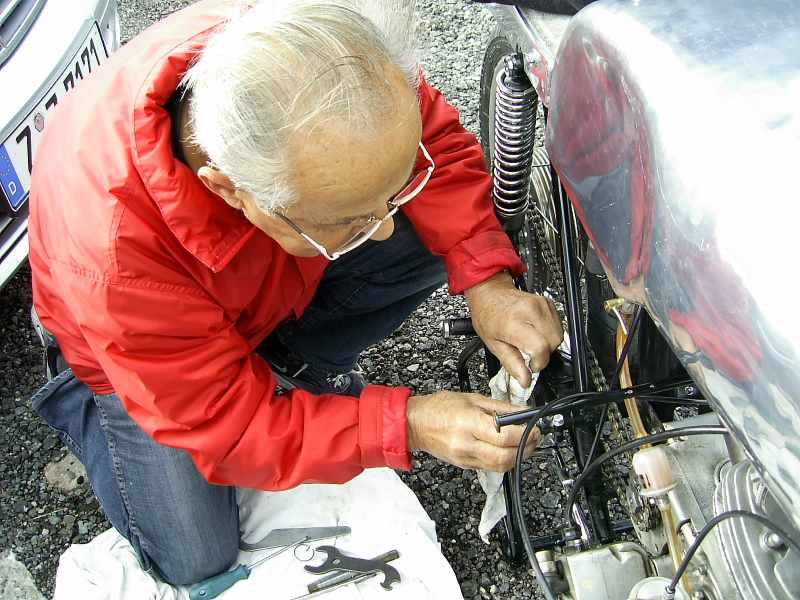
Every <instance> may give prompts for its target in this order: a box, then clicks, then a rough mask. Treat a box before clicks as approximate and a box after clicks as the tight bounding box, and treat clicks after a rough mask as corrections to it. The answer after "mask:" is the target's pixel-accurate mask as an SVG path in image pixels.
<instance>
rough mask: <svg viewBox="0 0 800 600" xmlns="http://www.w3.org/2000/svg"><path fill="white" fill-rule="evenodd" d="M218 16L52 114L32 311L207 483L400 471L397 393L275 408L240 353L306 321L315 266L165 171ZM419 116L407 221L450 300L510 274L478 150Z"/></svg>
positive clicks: (182, 30) (453, 123)
mask: <svg viewBox="0 0 800 600" xmlns="http://www.w3.org/2000/svg"><path fill="white" fill-rule="evenodd" d="M226 6H227V2H220V1H219V0H213V1H212V0H207V1H202V2H198V3H197V4H194V5H192V6H190V7H189V8H187V9H185V10H183V11H180V12H178V13H175V14H174V15H172V16H170V17H169V18H167V19H165V20H164V21H161V22H160V23H158V24H156V25H155V26H153V27H151V28H150V29H148V30H147V31H145V32H144V33H142V34H141V35H140V36H139V37H137V38H136V39H135V40H133V41H131V42H130V43H128V44H127V45H125V46H124V47H123V48H121V49H120V50H119V51H118V52H117V53H116V54H115V55H114V56H113V57H112V58H111V59H110V60H109V62H108V64H107V65H105V67H104V68H102V69H99V70H97V71H95V73H93V74H92V76H91V77H89V78H88V79H87V80H86V81H84V83H83V84H82V85H81V87H80V88H79V89H78V90H76V93H74V94H71V95H69V96H68V97H67V98H66V99H65V100H64V102H63V103H59V106H58V107H57V109H56V113H55V114H54V116H53V118H52V122H50V123H49V124H48V126H47V131H46V135H45V136H44V138H43V140H42V142H41V145H40V147H39V151H38V154H37V157H36V164H35V168H34V173H33V182H32V188H31V196H30V226H29V227H30V230H29V231H30V263H31V267H32V270H33V293H34V304H35V306H36V309H37V311H38V313H39V315H40V316H41V319H42V322H43V324H44V325H45V327H47V328H48V329H49V330H50V331H51V332H52V333H53V334H55V336H56V337H57V339H58V341H59V343H60V345H61V347H62V350H63V352H64V355H65V357H66V359H67V361H68V362H69V364H70V365H71V366H72V368H73V370H74V372H75V374H76V375H77V376H78V377H79V378H80V379H81V380H82V381H84V382H85V383H86V384H88V385H89V386H90V387H91V388H92V389H93V390H94V391H95V392H97V393H101V394H108V393H112V392H115V393H117V394H118V395H119V397H120V398H121V399H122V402H123V403H124V405H125V408H126V409H127V410H128V412H129V414H130V415H131V417H132V418H133V419H134V420H136V422H137V423H139V425H141V427H142V428H143V429H144V430H145V431H147V432H148V433H149V434H150V435H152V436H153V438H154V439H155V440H156V441H158V442H160V443H162V444H165V445H167V446H173V447H176V448H184V449H186V450H187V451H188V452H189V453H190V455H191V456H192V458H193V460H194V462H195V464H196V465H197V467H198V469H199V470H200V472H201V473H203V475H204V476H205V477H206V478H207V479H208V480H209V481H210V482H212V483H218V484H230V485H239V486H245V487H252V488H261V489H284V488H288V487H292V486H295V485H297V484H300V483H302V482H311V481H314V482H343V481H346V480H348V479H350V478H352V477H354V476H355V475H357V474H358V473H359V472H360V471H361V470H362V469H364V468H367V467H375V466H384V465H388V466H391V467H396V468H404V469H408V468H409V464H410V461H409V455H408V448H407V439H406V402H407V399H408V395H409V393H410V392H409V390H408V389H407V388H389V387H382V386H369V387H368V388H367V389H366V390H365V391H364V393H363V394H362V395H361V398H360V399H357V398H352V397H346V396H334V395H324V396H315V395H312V394H309V393H306V392H303V391H297V390H295V391H293V392H292V393H290V394H287V395H283V396H276V395H275V394H274V390H275V378H274V376H273V374H272V372H271V371H270V369H269V366H268V365H267V363H266V362H264V361H263V360H262V359H261V358H260V357H259V356H257V355H256V354H255V353H254V352H253V350H254V348H256V346H258V344H259V343H260V342H261V341H262V340H264V339H265V338H266V337H267V335H268V334H269V333H270V332H271V331H272V330H273V329H275V327H276V326H277V325H279V324H280V323H281V322H283V321H284V320H286V319H287V318H291V317H298V316H300V315H301V314H302V313H303V310H304V309H305V307H306V306H307V305H308V304H309V302H310V301H311V299H312V297H313V296H314V293H315V290H316V288H317V285H318V283H319V281H320V279H321V277H322V274H323V271H324V270H325V267H326V265H327V261H326V260H325V259H324V258H321V257H317V258H296V257H294V256H290V255H288V254H286V253H285V252H284V251H283V250H282V249H281V248H280V247H279V246H278V245H277V244H276V243H275V242H274V241H273V240H272V239H271V238H269V237H268V236H266V235H265V234H263V233H262V232H261V231H260V230H258V229H256V228H255V227H253V226H252V225H251V224H250V223H249V222H248V221H247V220H246V219H245V218H244V217H243V216H242V214H241V213H239V212H238V211H235V210H233V209H232V208H230V207H229V206H228V205H227V204H225V202H223V201H222V200H221V199H219V198H218V197H216V196H214V195H212V194H210V193H209V192H208V191H207V190H206V189H205V187H204V186H203V185H202V184H201V183H200V181H199V179H197V177H196V176H195V175H194V174H193V173H192V172H191V171H190V170H189V169H188V168H187V167H186V166H185V165H184V164H183V163H181V162H179V161H178V160H177V159H176V158H175V157H174V155H173V152H172V145H171V137H170V118H169V115H168V114H167V112H166V111H165V109H164V108H162V106H163V104H165V103H166V102H167V100H168V99H169V97H170V96H171V94H172V93H173V92H174V90H175V89H176V87H177V85H178V83H179V82H180V79H181V76H182V74H183V73H184V72H185V70H186V68H187V65H188V63H189V61H190V59H191V58H192V56H193V54H194V53H196V52H197V51H198V50H200V49H201V48H202V47H203V44H204V42H205V40H206V39H207V37H208V35H209V34H210V33H211V32H212V31H213V30H214V28H215V27H217V26H218V25H219V24H220V23H221V22H222V21H223V20H224V18H225V17H226V16H227V14H228V11H227V9H226ZM420 105H421V111H422V117H423V123H424V130H423V142H424V144H425V146H426V147H427V148H428V149H429V151H430V152H431V154H432V156H433V158H434V160H435V161H436V165H437V169H436V171H435V173H434V175H433V178H432V179H431V181H430V182H429V183H428V185H427V187H426V189H425V190H424V192H423V193H422V194H420V195H419V196H418V197H417V198H415V199H414V200H413V201H412V202H410V203H409V204H408V205H407V207H404V210H405V212H406V214H407V215H408V216H409V218H410V219H411V221H412V223H413V225H414V227H415V229H416V230H417V232H418V233H419V235H420V236H421V238H422V240H423V241H424V243H425V244H426V245H427V246H428V247H429V248H430V249H431V250H432V251H433V252H434V253H436V254H439V255H442V256H444V257H445V260H446V263H447V269H448V273H449V278H450V291H451V292H452V293H459V292H461V291H463V290H464V289H465V288H468V287H470V286H472V285H474V284H476V283H479V282H481V281H483V280H485V279H487V278H488V277H489V276H491V275H492V274H494V273H496V272H498V271H500V270H502V269H505V268H511V269H512V270H514V271H516V272H518V271H520V270H521V268H522V266H521V263H520V261H519V259H518V257H517V255H516V254H515V252H514V250H513V248H512V246H511V245H510V243H509V241H508V239H507V238H506V236H505V234H504V233H503V231H502V230H501V228H500V226H499V224H498V222H497V220H496V219H495V217H494V214H493V211H492V207H491V203H490V201H489V197H490V178H489V177H488V175H487V173H486V169H485V165H484V161H483V157H482V154H481V150H480V147H479V145H478V144H477V143H476V140H475V138H474V137H473V136H472V135H470V134H469V133H467V132H466V131H465V130H464V129H463V128H462V126H461V125H460V124H459V118H458V113H457V111H456V110H455V109H454V108H452V107H451V106H450V105H448V104H447V102H446V101H445V100H444V99H443V98H442V96H441V95H440V93H439V92H438V91H436V90H435V89H434V88H432V87H431V86H429V85H428V84H427V83H423V84H422V86H421V88H420Z"/></svg>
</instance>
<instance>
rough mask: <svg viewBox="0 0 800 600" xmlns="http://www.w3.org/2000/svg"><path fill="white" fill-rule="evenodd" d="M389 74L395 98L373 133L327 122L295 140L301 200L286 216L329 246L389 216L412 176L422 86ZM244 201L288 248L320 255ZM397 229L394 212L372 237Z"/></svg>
mask: <svg viewBox="0 0 800 600" xmlns="http://www.w3.org/2000/svg"><path fill="white" fill-rule="evenodd" d="M388 76H389V79H390V81H391V82H392V85H393V87H394V88H395V89H396V91H395V94H396V98H397V103H396V108H395V110H394V111H393V112H392V113H391V114H389V115H387V117H386V119H385V125H384V126H382V127H381V128H380V130H379V131H378V132H377V134H373V135H371V136H367V135H364V134H362V133H360V132H358V131H350V130H347V129H346V128H344V127H342V126H340V125H338V124H335V123H332V124H330V123H323V124H318V125H316V126H313V127H311V128H310V130H306V131H302V132H300V133H298V134H295V135H294V136H293V137H292V139H291V140H290V143H289V148H288V150H289V156H290V159H291V161H292V172H293V177H292V179H291V180H290V181H289V185H290V186H291V187H292V189H293V190H294V192H295V193H296V195H297V202H296V203H295V204H294V205H293V206H292V207H291V208H289V209H288V210H287V211H286V212H285V216H286V217H288V218H289V219H290V220H291V221H292V222H293V223H294V224H295V225H297V226H298V227H299V228H300V229H302V231H303V232H304V233H305V234H306V235H308V236H310V237H311V238H312V239H314V240H315V241H316V242H318V243H320V244H322V245H323V246H324V247H325V248H326V249H327V250H328V252H329V253H330V252H333V251H334V250H336V248H338V247H339V246H341V245H342V244H343V243H345V242H347V241H348V240H349V239H350V238H352V237H353V235H354V234H355V233H357V232H358V231H359V230H360V229H361V228H363V227H364V225H365V224H366V222H367V221H368V220H369V218H370V217H375V218H378V219H380V218H383V217H384V216H385V215H386V213H387V212H388V208H387V201H388V200H391V199H392V198H393V197H394V195H395V194H397V192H399V191H400V190H402V189H403V187H404V186H405V184H406V183H407V182H408V180H409V178H410V176H411V175H412V169H413V168H414V164H415V161H416V156H417V150H418V148H419V141H420V136H421V134H422V123H421V119H420V113H419V104H418V101H417V96H416V91H415V90H413V89H412V88H411V86H409V85H408V83H407V82H406V81H405V79H404V78H403V76H402V74H401V73H400V72H399V71H398V70H396V69H394V70H392V71H390V72H389V73H388ZM242 205H243V210H244V214H245V215H246V216H247V218H248V219H249V220H250V221H251V222H252V223H253V224H254V225H256V226H257V227H259V228H260V229H261V230H262V231H264V232H265V233H266V234H267V235H269V236H270V237H272V238H273V239H274V240H275V241H276V242H278V244H280V245H281V247H282V248H283V249H284V250H286V252H288V253H289V254H292V255H295V256H306V257H310V256H317V255H318V254H319V252H318V251H317V250H315V249H314V248H313V247H312V246H311V245H310V244H309V243H308V242H307V241H306V240H304V239H303V238H302V237H300V235H298V233H297V232H296V231H295V230H294V229H292V228H291V227H290V226H289V225H288V224H287V223H285V222H284V221H283V220H282V219H280V218H278V217H275V216H272V215H267V214H264V213H263V212H261V211H260V210H259V209H258V208H257V207H256V206H255V204H254V202H253V201H252V199H251V198H248V197H246V196H245V197H242ZM393 231H394V224H393V222H392V220H391V219H390V220H388V221H387V222H386V223H385V224H384V225H383V226H381V228H380V229H378V231H376V232H375V234H374V235H373V236H372V239H374V240H385V239H388V238H389V236H391V235H392V232H393Z"/></svg>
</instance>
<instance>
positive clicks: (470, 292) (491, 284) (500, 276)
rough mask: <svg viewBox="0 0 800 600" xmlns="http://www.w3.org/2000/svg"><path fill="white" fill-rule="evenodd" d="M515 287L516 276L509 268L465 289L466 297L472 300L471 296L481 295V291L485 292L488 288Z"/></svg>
mask: <svg viewBox="0 0 800 600" xmlns="http://www.w3.org/2000/svg"><path fill="white" fill-rule="evenodd" d="M508 287H512V288H513V287H514V278H513V277H512V276H511V271H510V270H508V269H503V270H502V271H498V272H497V273H495V274H494V275H492V276H491V277H489V278H488V279H484V280H483V281H481V282H480V283H476V284H475V285H473V286H472V287H470V288H467V289H466V290H464V297H465V298H466V299H467V302H469V301H470V298H474V297H475V296H477V295H479V294H480V293H481V292H484V291H485V290H487V289H498V288H508Z"/></svg>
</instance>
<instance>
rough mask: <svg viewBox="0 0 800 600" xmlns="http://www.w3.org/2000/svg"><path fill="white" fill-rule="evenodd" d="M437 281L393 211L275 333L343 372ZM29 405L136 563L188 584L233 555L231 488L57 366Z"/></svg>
mask: <svg viewBox="0 0 800 600" xmlns="http://www.w3.org/2000/svg"><path fill="white" fill-rule="evenodd" d="M444 282H445V269H444V262H443V261H442V259H441V258H437V257H434V256H433V255H431V253H430V252H429V251H428V250H427V249H426V248H425V247H424V246H423V245H422V244H421V242H420V241H419V238H418V237H417V235H416V233H415V232H414V230H413V228H412V227H411V224H410V223H409V222H408V220H407V218H406V217H405V216H403V215H402V214H400V215H398V217H396V218H395V233H394V234H393V235H392V237H391V238H389V239H388V240H386V241H384V242H368V243H366V244H365V245H364V246H362V247H360V248H358V249H357V250H354V251H353V252H350V253H348V254H346V255H344V256H343V257H342V258H340V259H339V260H337V261H335V262H333V263H332V264H331V266H330V267H329V268H328V269H327V271H326V272H325V277H324V279H323V281H322V283H321V285H320V287H319V290H318V291H317V294H316V296H315V297H314V300H313V301H312V303H311V305H310V306H309V308H308V309H307V310H306V312H305V313H304V315H303V317H302V318H301V319H300V320H299V321H292V322H289V323H286V324H284V325H283V326H282V327H281V328H280V329H279V331H278V333H279V336H280V338H281V340H282V341H283V342H284V343H285V344H286V345H287V346H288V347H289V348H290V349H291V350H292V351H293V352H294V353H295V354H297V355H299V356H301V357H302V358H303V359H305V360H306V361H308V362H309V363H311V364H314V365H317V366H320V367H322V368H325V369H330V370H337V371H346V370H349V369H350V368H352V366H353V364H354V363H355V361H356V359H357V358H358V355H359V354H360V353H361V351H362V350H363V349H364V348H366V347H367V346H369V345H371V344H373V343H376V342H378V341H380V340H382V339H384V338H386V337H387V336H389V335H390V334H391V333H392V331H394V329H396V328H397V327H398V326H399V325H400V324H401V323H402V322H403V321H404V320H405V319H406V317H407V316H408V315H409V314H410V313H411V312H412V311H413V310H414V309H415V308H416V307H417V306H419V304H421V303H422V302H423V301H424V300H425V299H426V298H427V297H428V296H429V295H430V294H431V293H432V292H433V291H434V290H436V289H437V288H439V287H440V286H441V285H442V284H443V283H444ZM320 332H325V335H320ZM32 405H33V409H34V411H36V412H37V413H38V414H39V415H40V416H41V417H42V419H44V421H46V422H47V423H48V424H49V425H50V426H51V427H53V428H54V429H55V430H56V431H57V432H58V433H59V436H60V437H61V439H62V440H63V442H64V443H65V444H66V445H67V447H69V449H70V450H71V451H72V452H73V453H74V454H75V456H77V457H78V459H79V460H80V461H81V462H82V463H83V464H84V466H85V467H86V471H87V473H88V476H89V480H90V482H91V485H92V489H93V490H94V493H95V495H96V496H97V498H98V499H99V501H100V505H101V506H102V508H103V512H105V514H106V517H107V518H108V520H109V521H110V522H111V524H112V525H113V526H114V527H115V528H116V529H117V531H119V532H120V534H122V535H123V536H124V537H125V538H126V539H128V541H130V543H131V545H132V546H133V548H134V550H135V551H136V553H137V555H138V556H139V560H140V562H141V564H142V568H144V569H145V570H147V571H149V572H151V573H153V574H154V575H157V576H159V577H161V578H162V579H163V580H164V581H166V582H168V583H171V584H174V585H190V584H192V583H195V582H197V581H200V580H202V579H205V578H206V577H210V576H211V575H215V574H217V573H220V572H222V571H225V570H226V569H228V568H229V567H230V565H231V564H232V563H233V561H234V560H236V556H237V553H238V546H239V512H238V508H237V505H236V493H235V489H234V488H232V487H226V486H217V485H211V484H209V483H208V482H207V481H206V480H205V479H204V478H203V476H202V475H201V474H200V473H199V472H198V471H197V469H196V467H195V466H194V463H193V462H192V460H191V459H190V457H189V455H188V454H187V453H186V452H185V451H183V450H177V449H175V448H169V447H167V446H162V445H161V444H158V443H156V442H155V441H154V440H153V439H152V438H151V437H150V436H149V435H147V434H146V433H145V432H144V431H143V430H142V429H141V428H140V427H139V426H138V425H137V424H136V423H135V422H134V421H133V420H132V419H131V418H130V417H129V416H128V414H127V412H126V411H125V409H124V407H123V406H122V403H121V402H120V400H119V398H118V397H117V396H116V395H114V394H110V395H98V394H94V393H93V392H92V391H91V390H90V389H89V388H88V387H86V386H85V385H83V384H82V383H81V382H80V381H79V380H78V379H76V378H75V377H74V375H73V374H72V371H71V370H66V371H63V372H62V373H60V374H59V375H58V376H57V377H55V378H54V379H52V380H51V381H50V382H48V383H47V385H45V386H44V387H43V388H42V389H41V390H39V392H37V394H36V395H35V396H34V397H33V399H32Z"/></svg>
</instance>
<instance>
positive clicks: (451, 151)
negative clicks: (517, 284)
mask: <svg viewBox="0 0 800 600" xmlns="http://www.w3.org/2000/svg"><path fill="white" fill-rule="evenodd" d="M419 97H420V107H421V111H422V143H423V145H424V146H425V147H426V148H427V150H428V152H429V153H430V154H431V157H432V158H433V161H434V163H435V165H436V168H435V170H434V172H433V176H432V177H431V180H430V181H429V182H428V184H427V186H426V187H425V189H424V190H423V192H422V193H421V194H420V195H419V196H418V197H417V198H415V199H414V200H412V201H411V202H409V203H408V204H407V205H406V206H404V207H403V208H404V212H405V213H406V214H407V215H408V217H409V219H410V220H411V222H412V223H413V225H414V229H415V230H416V231H417V233H418V234H419V236H420V238H421V239H422V242H423V243H424V244H425V245H426V246H427V247H428V248H429V249H430V250H431V252H433V253H434V254H437V255H440V256H443V257H444V259H445V263H446V265H447V273H448V277H449V284H450V293H451V294H459V293H461V292H463V291H464V290H465V289H467V288H470V287H472V286H473V285H476V284H478V283H481V282H482V281H485V280H486V279H488V278H489V277H491V276H492V275H494V274H495V273H497V272H499V271H502V270H504V269H509V270H511V272H512V273H514V274H515V275H519V274H521V273H523V272H524V270H525V267H524V266H523V264H522V261H521V260H520V259H519V256H518V255H517V253H516V251H515V250H514V248H513V246H512V245H511V242H510V241H509V239H508V236H507V235H506V234H505V232H504V231H503V229H502V227H501V226H500V223H499V222H498V220H497V217H496V216H495V214H494V207H493V205H492V202H491V187H492V179H491V177H490V176H489V174H488V172H487V170H486V163H485V161H484V158H483V151H482V149H481V146H480V144H479V143H478V140H477V139H476V138H475V136H474V135H472V134H471V133H469V132H468V131H466V130H465V129H464V127H463V126H462V125H461V122H460V119H459V114H458V111H457V110H456V109H455V108H453V107H452V106H451V105H450V104H448V103H447V101H446V100H445V99H444V97H443V96H442V94H441V93H440V92H439V91H438V90H436V89H435V88H433V87H432V86H431V85H429V84H428V83H427V82H426V81H425V80H424V79H423V80H422V81H421V85H420V88H419Z"/></svg>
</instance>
